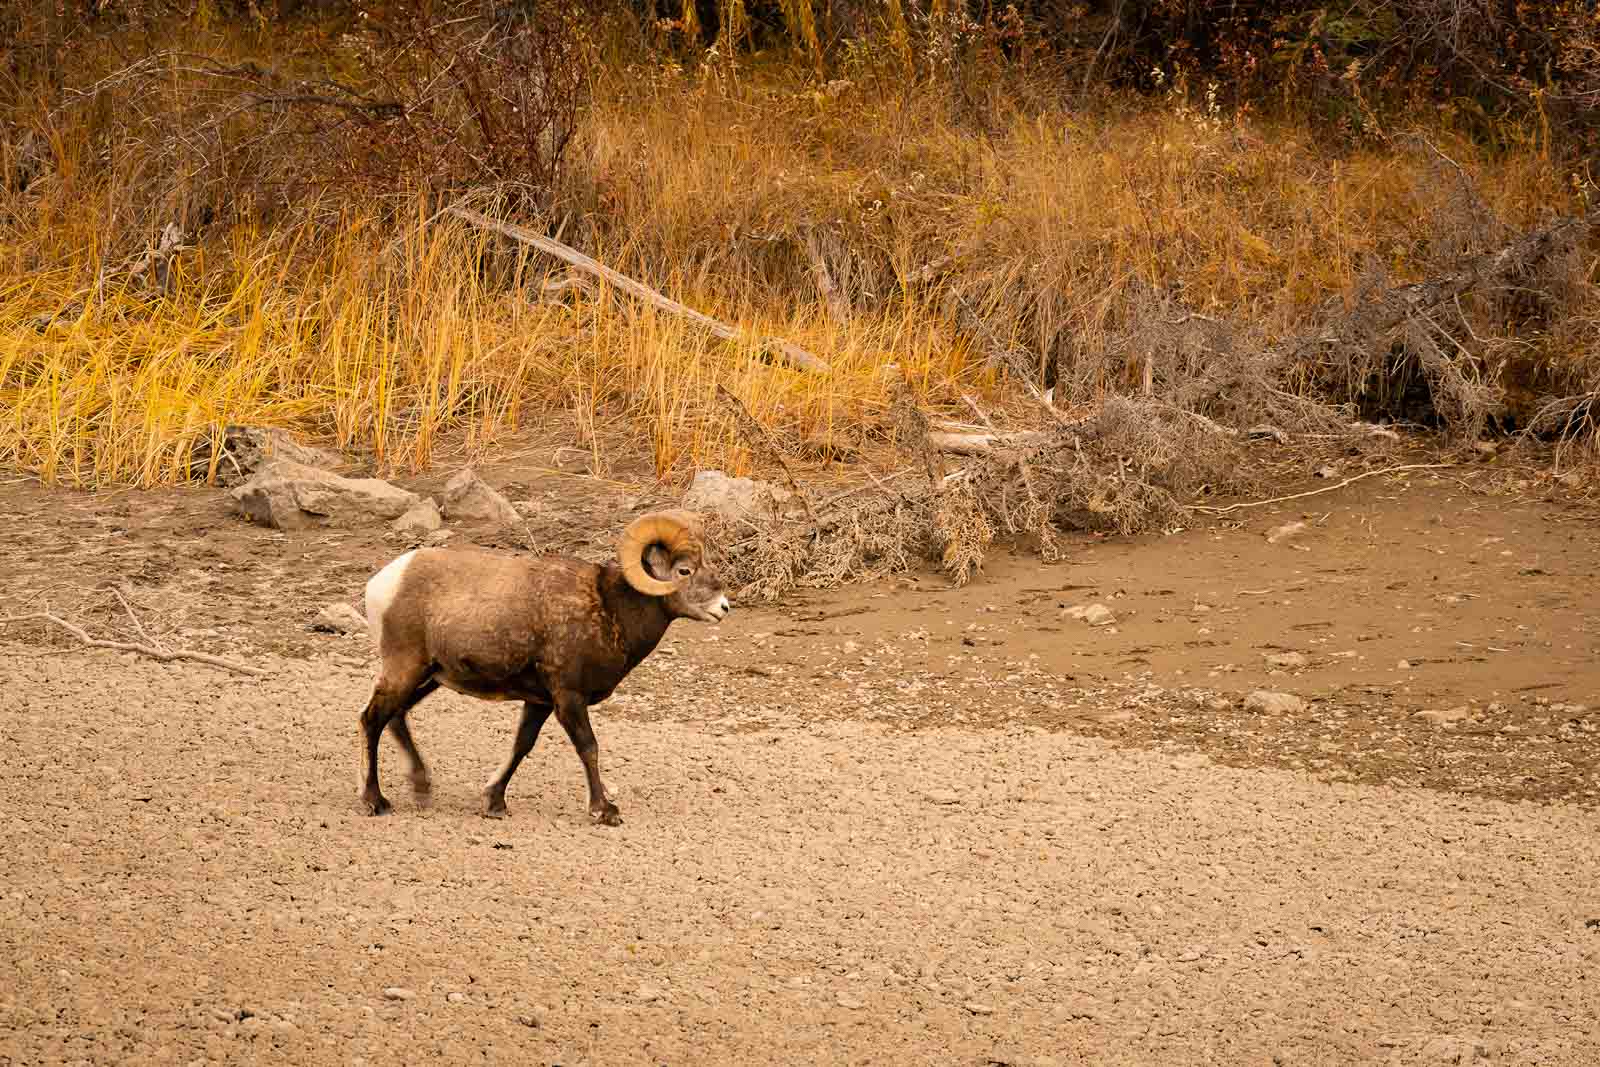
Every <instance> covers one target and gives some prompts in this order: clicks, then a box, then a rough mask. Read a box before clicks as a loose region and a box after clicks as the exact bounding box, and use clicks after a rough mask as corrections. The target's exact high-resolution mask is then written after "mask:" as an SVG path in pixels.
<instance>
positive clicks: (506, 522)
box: [441, 467, 522, 526]
mask: <svg viewBox="0 0 1600 1067" xmlns="http://www.w3.org/2000/svg"><path fill="white" fill-rule="evenodd" d="M441 510H442V511H443V512H444V515H445V517H446V518H448V519H449V520H450V521H451V522H485V523H492V524H494V525H497V526H518V525H520V524H521V522H522V516H521V515H518V514H517V509H516V508H514V507H512V506H511V501H509V500H507V499H506V498H505V497H503V496H501V495H500V494H499V493H498V492H496V491H495V490H494V489H492V488H491V487H490V486H489V483H488V482H485V481H484V480H483V479H482V478H479V477H478V475H477V474H476V473H475V472H474V471H473V469H472V468H471V467H463V468H461V469H460V470H458V471H456V472H455V473H454V474H452V475H451V476H450V480H449V481H448V482H445V483H444V500H443V507H442V508H441Z"/></svg>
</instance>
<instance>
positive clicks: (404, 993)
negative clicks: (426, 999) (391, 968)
mask: <svg viewBox="0 0 1600 1067" xmlns="http://www.w3.org/2000/svg"><path fill="white" fill-rule="evenodd" d="M383 995H384V998H385V999H386V1000H410V999H411V998H412V997H414V996H416V995H417V994H416V993H415V992H414V991H413V990H410V989H407V988H406V987H405V986H400V985H392V986H390V987H389V988H388V989H385V990H384V991H383Z"/></svg>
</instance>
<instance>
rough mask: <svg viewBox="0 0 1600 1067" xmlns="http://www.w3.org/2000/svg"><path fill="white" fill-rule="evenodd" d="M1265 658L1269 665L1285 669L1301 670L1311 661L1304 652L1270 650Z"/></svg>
mask: <svg viewBox="0 0 1600 1067" xmlns="http://www.w3.org/2000/svg"><path fill="white" fill-rule="evenodd" d="M1265 659H1266V661H1267V666H1268V667H1273V668H1275V669H1277V670H1283V671H1292V670H1299V669H1300V668H1301V667H1304V666H1306V665H1307V664H1309V663H1310V662H1311V661H1310V660H1308V659H1307V658H1306V654H1305V653H1304V652H1270V653H1268V654H1267V655H1266V657H1265Z"/></svg>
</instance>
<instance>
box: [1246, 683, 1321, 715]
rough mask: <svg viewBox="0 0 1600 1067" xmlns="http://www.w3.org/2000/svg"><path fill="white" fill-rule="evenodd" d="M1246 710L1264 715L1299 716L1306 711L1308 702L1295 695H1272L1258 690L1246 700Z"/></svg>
mask: <svg viewBox="0 0 1600 1067" xmlns="http://www.w3.org/2000/svg"><path fill="white" fill-rule="evenodd" d="M1244 710H1246V711H1258V712H1260V713H1261V714H1263V715H1299V714H1302V713H1303V712H1304V711H1305V710H1306V702H1305V701H1304V700H1301V699H1300V698H1299V697H1297V696H1295V695H1294V694H1293V693H1271V692H1268V691H1267V690H1265V689H1257V690H1256V691H1255V692H1253V693H1251V694H1250V695H1249V696H1247V697H1245V698H1244Z"/></svg>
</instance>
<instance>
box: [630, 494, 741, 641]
mask: <svg viewBox="0 0 1600 1067" xmlns="http://www.w3.org/2000/svg"><path fill="white" fill-rule="evenodd" d="M617 556H618V557H619V558H620V559H621V560H622V574H623V577H625V578H626V579H627V580H628V584H629V585H631V586H633V588H635V589H637V590H638V591H639V592H641V593H644V594H645V595H646V596H658V597H662V598H664V599H665V600H666V602H667V610H668V611H670V612H671V613H672V614H673V615H674V616H678V617H681V618H688V619H695V620H698V621H700V622H721V621H722V619H723V617H724V616H726V615H727V614H728V612H729V611H731V610H732V609H733V605H732V604H730V603H728V598H727V596H726V594H724V593H723V591H722V579H721V578H719V577H718V576H717V569H716V568H715V567H714V566H712V565H711V563H710V561H709V560H708V559H707V558H706V549H705V538H704V534H703V532H702V529H701V524H700V517H699V516H698V515H696V514H694V513H693V512H690V511H653V512H651V513H650V514H648V515H641V516H640V517H639V518H637V519H635V520H633V522H631V523H629V524H628V528H627V529H626V530H624V531H623V532H622V540H621V542H620V543H619V544H618V545H617Z"/></svg>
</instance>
